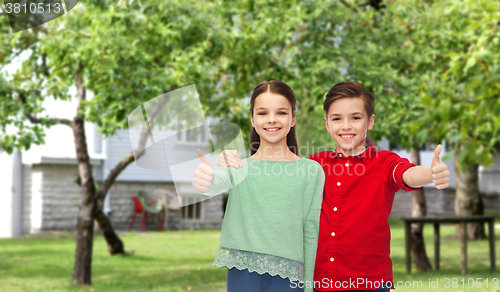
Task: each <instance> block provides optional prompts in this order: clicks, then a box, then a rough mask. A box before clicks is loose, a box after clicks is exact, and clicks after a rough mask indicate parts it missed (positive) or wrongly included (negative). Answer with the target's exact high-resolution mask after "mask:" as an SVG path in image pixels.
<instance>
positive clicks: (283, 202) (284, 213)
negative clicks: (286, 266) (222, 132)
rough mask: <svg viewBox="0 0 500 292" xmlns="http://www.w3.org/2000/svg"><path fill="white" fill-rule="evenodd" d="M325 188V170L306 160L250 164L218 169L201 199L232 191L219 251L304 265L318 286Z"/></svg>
mask: <svg viewBox="0 0 500 292" xmlns="http://www.w3.org/2000/svg"><path fill="white" fill-rule="evenodd" d="M324 183H325V174H324V172H323V168H322V167H321V166H320V164H319V163H317V162H315V161H313V160H309V159H306V158H302V159H298V160H293V161H268V160H257V159H253V158H247V159H244V160H243V167H242V168H238V169H235V168H231V167H225V166H221V167H219V168H217V169H216V170H215V172H214V177H213V179H212V185H211V187H210V189H209V190H208V191H207V192H201V193H202V194H204V195H208V196H212V195H217V194H220V193H223V192H226V191H228V190H230V189H231V191H230V194H229V200H228V203H227V207H226V213H225V216H224V222H223V225H222V233H221V238H220V247H219V251H220V250H221V249H223V250H225V251H227V250H239V251H246V252H251V253H258V254H265V255H272V256H277V257H281V258H284V259H288V260H293V261H297V262H300V263H303V270H304V275H303V280H304V281H306V284H307V281H310V282H309V283H311V284H312V283H313V273H314V264H315V259H316V248H317V244H318V233H319V218H320V212H321V203H322V200H323V186H324ZM261 272H262V271H261ZM296 280H301V281H302V279H296ZM307 290H309V289H306V290H304V291H307ZM310 291H312V289H311V290H310Z"/></svg>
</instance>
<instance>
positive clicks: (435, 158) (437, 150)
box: [431, 144, 443, 167]
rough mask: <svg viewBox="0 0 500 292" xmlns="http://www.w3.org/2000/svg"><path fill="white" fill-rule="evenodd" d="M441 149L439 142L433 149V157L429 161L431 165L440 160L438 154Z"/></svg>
mask: <svg viewBox="0 0 500 292" xmlns="http://www.w3.org/2000/svg"><path fill="white" fill-rule="evenodd" d="M441 149H443V145H441V144H439V145H437V147H436V150H435V151H434V157H432V163H431V165H432V166H434V165H436V164H438V163H439V162H440V160H439V154H441ZM432 166H431V167H432Z"/></svg>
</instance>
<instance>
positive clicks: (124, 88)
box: [0, 1, 233, 284]
mask: <svg viewBox="0 0 500 292" xmlns="http://www.w3.org/2000/svg"><path fill="white" fill-rule="evenodd" d="M217 5H218V3H212V2H206V3H205V2H202V3H200V2H197V1H188V2H186V1H184V2H183V3H182V4H179V3H177V2H170V1H169V2H161V3H147V2H141V3H139V2H135V1H130V2H120V3H114V2H109V3H108V2H106V3H104V2H96V1H81V3H80V5H79V6H77V7H76V8H75V9H73V10H72V11H71V13H69V14H67V15H66V16H64V17H59V18H57V19H56V20H54V21H52V22H49V23H47V24H46V25H44V26H39V27H36V28H33V29H30V30H26V31H22V32H19V33H16V34H12V33H10V29H9V27H8V26H7V23H5V22H4V23H3V24H2V26H1V27H0V30H1V31H2V34H1V36H0V42H1V49H0V64H1V66H2V68H3V67H4V66H6V65H8V64H10V63H11V62H12V61H13V60H15V58H16V57H17V56H19V55H20V54H26V55H27V57H26V59H25V60H23V61H22V67H21V69H19V70H18V71H17V72H16V73H14V74H12V75H11V76H6V74H3V75H2V76H0V98H1V100H0V125H1V129H2V131H1V133H2V135H1V136H0V143H1V144H0V145H1V147H2V148H3V149H5V150H6V151H8V152H12V151H13V149H14V148H18V149H19V150H23V149H24V150H27V149H29V148H30V145H33V144H37V145H39V144H42V143H44V129H47V128H49V127H51V126H54V125H59V124H61V125H66V126H68V127H70V128H71V129H72V132H73V139H74V145H75V152H76V157H77V164H78V169H79V180H78V181H79V184H80V185H81V201H80V207H79V213H78V225H77V244H76V252H75V266H74V272H73V282H74V283H77V284H91V258H92V244H93V226H94V224H93V223H94V220H96V221H97V222H98V224H99V227H100V229H101V230H102V232H103V234H104V237H105V238H106V241H107V244H108V249H109V251H110V253H111V254H123V253H124V247H123V242H122V241H121V240H120V238H119V237H118V236H117V234H116V233H115V232H114V229H113V227H112V224H111V222H110V220H109V218H108V217H107V216H106V215H105V214H104V213H103V212H102V204H103V201H104V199H105V198H106V194H107V191H108V189H109V188H110V187H111V185H112V184H113V183H114V181H115V179H116V177H117V176H118V175H119V174H120V172H121V171H123V169H125V167H127V165H129V164H130V163H131V162H133V158H134V156H133V152H131V153H130V154H129V155H127V156H126V157H124V158H123V159H122V161H120V163H119V164H118V165H116V166H115V167H114V169H113V170H112V171H111V172H110V173H109V175H108V176H107V177H106V178H105V180H104V181H103V183H102V185H101V186H100V187H99V188H97V187H96V184H95V180H94V178H93V176H92V172H91V168H90V164H89V154H88V149H87V139H86V133H85V129H84V123H85V122H86V121H87V122H92V123H97V124H98V125H99V127H100V129H101V132H102V133H103V134H104V135H105V136H110V135H113V134H114V133H115V132H116V130H118V129H123V128H126V125H127V124H126V116H127V114H128V113H129V112H130V111H131V110H132V109H134V108H135V107H137V106H138V105H140V104H142V103H143V102H144V101H146V100H148V99H151V98H153V97H155V96H158V95H160V94H162V93H164V92H166V91H170V90H173V89H176V88H178V87H181V86H184V85H189V84H193V83H194V84H196V85H197V89H198V91H199V92H200V96H201V99H202V102H205V104H206V101H207V100H209V99H210V98H211V97H212V96H214V95H215V94H216V93H217V88H216V85H217V81H218V80H219V79H220V77H221V76H222V73H221V72H224V70H226V66H227V64H226V62H225V60H226V59H225V58H223V56H224V55H225V54H227V50H226V46H227V45H228V43H231V41H232V38H231V36H232V35H233V31H232V30H231V29H230V28H228V27H226V26H225V23H224V20H225V19H224V18H219V17H218V13H217V12H216V11H215V10H216V9H217ZM71 88H76V96H72V94H71V93H70V89H71ZM89 91H90V92H92V93H93V98H91V99H89V98H87V92H89ZM48 97H51V98H54V99H56V100H61V101H66V100H70V99H72V98H75V99H76V100H77V101H78V107H77V109H75V117H74V119H73V120H68V119H62V118H57V117H52V116H48V115H47V114H46V113H44V111H45V109H44V108H43V106H42V102H43V101H44V100H45V99H46V98H48ZM11 127H14V128H15V129H16V130H17V131H16V132H15V133H11V132H9V131H8V129H9V128H11ZM143 137H145V135H143Z"/></svg>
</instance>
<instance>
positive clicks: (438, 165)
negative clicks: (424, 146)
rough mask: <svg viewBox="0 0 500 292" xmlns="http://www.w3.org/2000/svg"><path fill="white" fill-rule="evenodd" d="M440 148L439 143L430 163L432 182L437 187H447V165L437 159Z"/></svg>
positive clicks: (448, 179) (448, 177)
mask: <svg viewBox="0 0 500 292" xmlns="http://www.w3.org/2000/svg"><path fill="white" fill-rule="evenodd" d="M441 149H443V146H442V145H441V144H440V145H438V146H437V147H436V150H435V151H434V157H433V158H432V163H431V173H432V182H433V183H434V186H435V187H436V188H437V189H444V188H446V187H448V182H449V181H450V172H449V171H448V166H446V164H444V163H442V162H441V161H439V154H440V153H441Z"/></svg>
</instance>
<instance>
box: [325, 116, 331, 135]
mask: <svg viewBox="0 0 500 292" xmlns="http://www.w3.org/2000/svg"><path fill="white" fill-rule="evenodd" d="M324 120H325V126H326V130H327V131H328V133H330V128H329V127H328V121H327V120H326V117H325V118H324Z"/></svg>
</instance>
